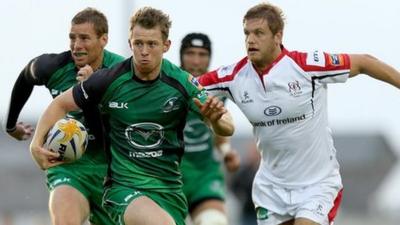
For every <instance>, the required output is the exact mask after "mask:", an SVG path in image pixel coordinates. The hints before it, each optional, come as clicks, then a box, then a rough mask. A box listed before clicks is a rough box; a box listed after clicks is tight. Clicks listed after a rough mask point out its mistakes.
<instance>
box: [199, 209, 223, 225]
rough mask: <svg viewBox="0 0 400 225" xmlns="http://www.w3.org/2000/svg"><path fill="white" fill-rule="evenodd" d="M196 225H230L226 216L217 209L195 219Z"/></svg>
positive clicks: (204, 212)
mask: <svg viewBox="0 0 400 225" xmlns="http://www.w3.org/2000/svg"><path fill="white" fill-rule="evenodd" d="M193 222H194V225H228V219H227V218H226V215H225V214H224V213H223V212H221V211H219V210H216V209H207V210H204V211H203V212H201V213H200V214H198V215H197V216H196V217H195V218H193Z"/></svg>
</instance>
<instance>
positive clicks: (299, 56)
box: [288, 51, 350, 72]
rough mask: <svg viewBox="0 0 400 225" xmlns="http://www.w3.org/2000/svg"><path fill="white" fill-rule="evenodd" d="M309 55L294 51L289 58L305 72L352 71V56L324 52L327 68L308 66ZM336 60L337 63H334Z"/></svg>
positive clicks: (289, 54)
mask: <svg viewBox="0 0 400 225" xmlns="http://www.w3.org/2000/svg"><path fill="white" fill-rule="evenodd" d="M307 55H308V53H305V52H298V51H292V52H289V53H288V56H289V57H290V58H292V59H293V60H294V61H295V62H296V64H297V65H299V66H300V67H301V68H302V69H303V70H304V71H306V72H307V71H331V70H346V69H350V56H349V55H348V54H329V53H326V52H324V57H325V66H314V65H307V62H306V61H307ZM333 58H335V59H336V60H337V62H334V59H333Z"/></svg>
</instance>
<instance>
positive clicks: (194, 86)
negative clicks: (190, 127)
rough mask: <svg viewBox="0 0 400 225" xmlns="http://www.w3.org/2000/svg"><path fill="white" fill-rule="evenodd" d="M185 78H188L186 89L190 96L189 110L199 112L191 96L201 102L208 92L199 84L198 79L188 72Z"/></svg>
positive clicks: (204, 99) (205, 98) (204, 100)
mask: <svg viewBox="0 0 400 225" xmlns="http://www.w3.org/2000/svg"><path fill="white" fill-rule="evenodd" d="M187 78H188V85H187V90H188V94H189V97H190V99H189V109H190V110H191V111H194V112H196V113H198V114H200V112H199V108H198V107H197V105H196V104H195V103H194V100H193V98H196V99H198V100H199V101H200V102H201V103H204V102H206V100H207V96H208V92H207V90H206V89H205V88H204V87H203V86H202V85H200V83H199V81H198V80H197V79H196V78H195V77H193V76H192V75H190V74H187Z"/></svg>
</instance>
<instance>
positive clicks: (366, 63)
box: [350, 55, 400, 88]
mask: <svg viewBox="0 0 400 225" xmlns="http://www.w3.org/2000/svg"><path fill="white" fill-rule="evenodd" d="M350 57H351V63H352V64H356V66H355V69H353V70H352V71H351V72H352V74H351V75H352V76H354V75H357V74H366V75H368V76H370V77H373V78H375V79H378V80H381V81H384V82H386V83H389V84H391V85H393V86H395V87H397V88H400V73H399V71H397V70H396V69H395V68H393V67H391V66H389V65H388V64H386V63H384V62H382V61H380V60H378V59H376V58H374V57H372V56H369V55H351V56H350Z"/></svg>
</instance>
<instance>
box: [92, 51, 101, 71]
mask: <svg viewBox="0 0 400 225" xmlns="http://www.w3.org/2000/svg"><path fill="white" fill-rule="evenodd" d="M103 57H104V54H101V55H100V56H99V57H98V58H97V59H96V61H94V62H93V63H91V64H90V67H92V69H93V71H96V70H98V69H101V67H102V65H103Z"/></svg>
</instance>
